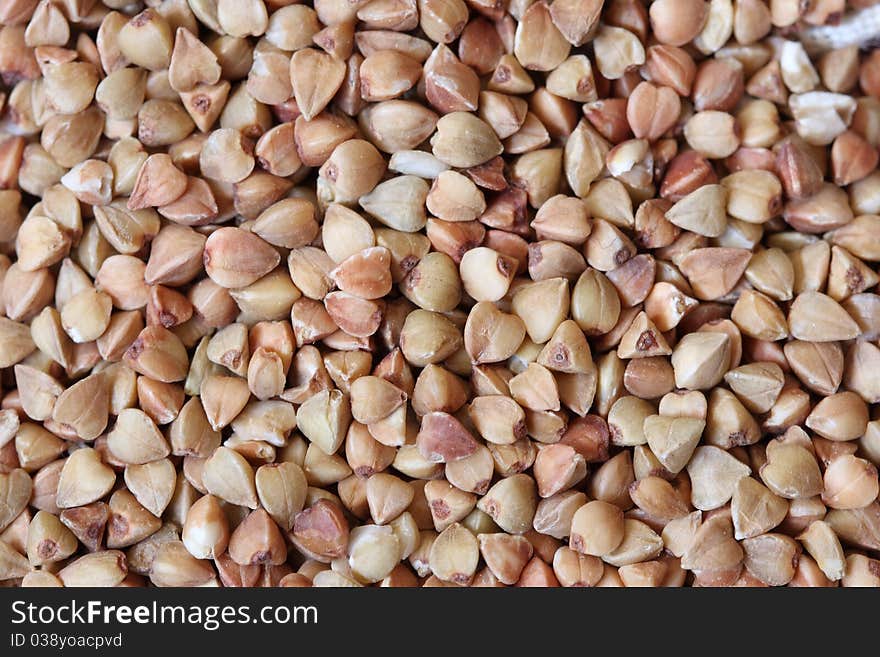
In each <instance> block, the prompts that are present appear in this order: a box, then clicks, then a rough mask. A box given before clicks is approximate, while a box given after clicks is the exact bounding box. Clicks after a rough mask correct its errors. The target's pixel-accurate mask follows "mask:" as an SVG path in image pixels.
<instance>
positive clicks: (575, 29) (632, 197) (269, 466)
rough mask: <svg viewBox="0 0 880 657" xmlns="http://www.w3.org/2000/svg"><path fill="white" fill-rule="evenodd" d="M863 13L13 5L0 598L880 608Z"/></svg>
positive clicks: (1, 178)
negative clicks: (848, 31) (613, 592)
mask: <svg viewBox="0 0 880 657" xmlns="http://www.w3.org/2000/svg"><path fill="white" fill-rule="evenodd" d="M875 1H876V0H858V1H856V0H849V1H847V2H844V0H709V1H704V0H655V1H654V2H647V1H646V0H610V1H608V2H602V1H601V0H552V1H545V0H537V1H533V0H314V1H313V2H305V3H302V4H297V3H296V0H147V1H146V2H139V1H129V0H102V1H96V0H0V25H2V27H0V75H2V85H0V107H2V115H0V375H2V376H0V383H2V389H0V399H2V410H0V580H2V583H3V584H5V585H9V586H19V585H20V586H82V585H90V586H95V585H103V586H144V585H156V586H221V585H222V586H323V587H328V586H329V587H338V586H362V585H379V586H390V587H398V586H468V585H470V586H505V585H508V586H509V585H516V586H627V587H631V586H785V585H788V586H838V585H842V586H880V503H878V500H877V497H878V491H880V486H878V474H877V465H878V464H880V289H878V281H880V275H878V262H880V171H878V170H877V164H878V144H880V50H871V49H870V47H864V48H861V49H860V46H865V45H866V44H865V41H864V40H862V41H860V42H858V43H851V44H849V45H842V46H841V47H835V48H833V49H830V50H828V49H825V50H823V49H822V48H820V47H817V46H816V44H815V42H814V41H813V40H811V39H808V38H806V37H807V35H809V34H823V35H826V36H827V35H828V34H832V35H834V34H835V33H834V29H835V25H837V24H838V23H840V21H842V20H843V21H844V22H845V21H846V17H847V16H850V15H852V13H853V12H858V11H865V12H870V11H873V9H872V7H873V5H874V4H875ZM865 15H867V14H865ZM861 23H862V30H863V31H864V28H865V25H867V26H868V27H870V25H871V24H870V23H865V22H864V21H862V22H861ZM842 25H843V23H841V26H842ZM878 29H880V22H878ZM816 30H824V31H823V32H815V31H816ZM829 30H830V32H829ZM870 36H871V35H870V34H868V37H870ZM874 36H880V34H877V35H874ZM860 38H861V37H860Z"/></svg>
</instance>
